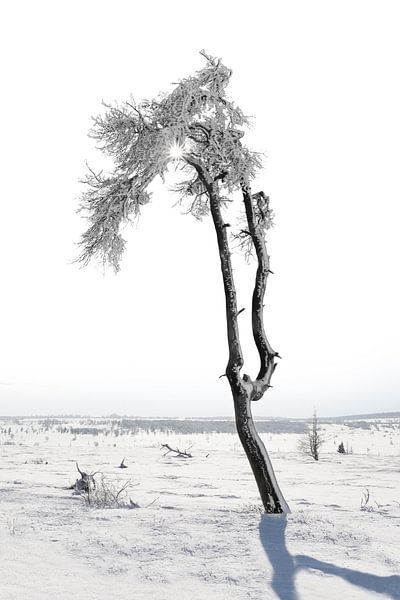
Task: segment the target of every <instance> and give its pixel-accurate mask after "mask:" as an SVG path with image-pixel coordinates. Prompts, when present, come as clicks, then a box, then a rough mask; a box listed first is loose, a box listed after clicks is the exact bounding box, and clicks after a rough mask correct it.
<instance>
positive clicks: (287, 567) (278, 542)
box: [259, 515, 400, 600]
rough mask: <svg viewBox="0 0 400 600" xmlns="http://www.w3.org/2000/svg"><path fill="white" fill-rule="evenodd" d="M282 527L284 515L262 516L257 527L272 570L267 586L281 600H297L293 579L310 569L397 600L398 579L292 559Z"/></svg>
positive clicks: (302, 557) (307, 558)
mask: <svg viewBox="0 0 400 600" xmlns="http://www.w3.org/2000/svg"><path fill="white" fill-rule="evenodd" d="M286 525H287V520H286V516H284V515H282V516H278V515H262V517H261V520H260V526H259V533H260V539H261V543H262V545H263V547H264V550H265V553H266V555H267V557H268V560H269V562H270V563H271V565H272V569H273V574H272V582H271V586H272V589H273V590H274V591H275V593H276V594H277V596H278V597H279V598H281V599H282V600H299V596H298V593H297V590H296V584H295V576H296V575H297V573H298V572H299V571H300V570H301V569H314V570H318V571H321V572H322V573H325V574H328V575H335V576H337V577H342V579H345V580H346V581H348V582H349V583H352V584H353V585H356V586H358V587H361V588H364V589H366V590H370V591H372V592H376V593H378V594H386V595H387V596H389V597H390V598H393V599H395V600H397V599H400V576H398V575H391V576H388V577H380V576H379V575H372V574H371V573H365V572H363V571H354V570H353V569H347V568H344V567H338V566H337V565H334V564H332V563H329V562H324V561H321V560H317V559H315V558H312V557H311V556H305V555H302V554H298V555H296V556H292V555H291V554H290V552H289V551H288V549H287V547H286V541H285V529H286Z"/></svg>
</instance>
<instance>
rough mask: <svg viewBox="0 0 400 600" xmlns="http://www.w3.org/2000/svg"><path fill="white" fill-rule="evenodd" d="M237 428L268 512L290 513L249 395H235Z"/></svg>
mask: <svg viewBox="0 0 400 600" xmlns="http://www.w3.org/2000/svg"><path fill="white" fill-rule="evenodd" d="M233 399H234V405H235V418H236V429H237V432H238V435H239V438H240V441H241V442H242V446H243V448H244V451H245V452H246V456H247V458H248V460H249V463H250V466H251V469H252V471H253V474H254V477H255V480H256V483H257V487H258V490H259V492H260V497H261V500H262V503H263V505H264V508H265V512H267V513H289V512H290V509H289V506H288V504H287V503H286V501H285V499H284V497H283V494H282V492H281V490H280V488H279V485H278V482H277V480H276V477H275V473H274V469H273V467H272V464H271V461H270V459H269V456H268V452H267V450H266V448H265V446H264V443H263V441H262V440H261V438H260V436H259V435H258V433H257V430H256V428H255V424H254V421H253V416H252V414H251V401H250V399H249V397H248V396H247V397H246V396H245V397H235V395H234V396H233Z"/></svg>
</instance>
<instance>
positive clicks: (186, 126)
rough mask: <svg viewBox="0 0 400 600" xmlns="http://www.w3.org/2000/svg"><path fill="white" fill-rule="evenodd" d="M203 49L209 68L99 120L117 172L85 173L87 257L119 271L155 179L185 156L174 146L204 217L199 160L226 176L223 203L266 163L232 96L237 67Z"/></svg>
mask: <svg viewBox="0 0 400 600" xmlns="http://www.w3.org/2000/svg"><path fill="white" fill-rule="evenodd" d="M201 54H202V56H203V57H204V58H205V59H206V65H205V67H204V68H203V69H201V70H200V71H198V72H197V73H196V74H195V75H194V76H191V77H188V78H186V79H182V80H181V81H180V82H179V83H178V84H177V85H176V87H175V88H174V89H173V90H172V91H171V92H170V93H169V94H167V95H165V96H163V97H162V98H160V99H154V100H144V101H142V102H140V103H136V102H135V101H134V100H130V101H129V102H125V103H124V104H122V105H116V106H112V105H110V104H105V105H104V106H105V113H104V114H102V115H99V116H97V117H95V118H94V119H93V128H92V130H91V132H90V137H92V138H93V139H94V140H95V141H96V143H97V147H98V149H100V150H101V151H102V152H103V153H104V154H105V155H107V156H108V157H110V158H111V159H112V162H113V169H112V172H111V173H109V174H103V173H95V172H94V171H93V170H90V169H89V172H88V175H87V176H86V178H85V179H84V183H85V184H86V190H85V192H84V193H83V195H82V198H81V203H80V208H79V211H81V212H83V213H84V215H85V216H86V218H87V219H88V222H89V226H88V229H87V230H86V232H85V233H84V234H83V236H82V239H81V242H80V246H81V254H80V256H79V258H78V260H79V261H80V262H81V263H82V264H84V265H86V264H87V263H88V262H89V261H90V260H91V259H92V258H100V259H101V260H102V261H103V262H104V263H105V264H110V265H111V266H112V267H113V268H114V269H115V270H116V271H118V269H119V264H120V260H121V257H122V254H123V251H124V249H125V240H124V239H123V237H122V235H121V225H122V224H123V223H126V222H129V221H132V220H134V219H136V218H137V217H138V215H139V214H140V209H141V206H143V205H144V204H147V203H148V202H149V201H150V194H149V192H148V187H149V185H150V183H151V182H152V181H153V180H154V179H155V178H156V177H157V176H160V177H161V178H163V179H164V177H165V175H166V173H167V171H168V166H169V165H170V164H171V162H173V161H176V160H177V159H176V157H174V156H173V155H172V154H171V147H175V148H178V149H179V148H180V149H181V150H182V160H181V167H182V172H183V174H184V175H185V174H186V175H187V177H186V178H185V177H184V178H183V180H182V181H181V182H179V183H178V184H176V186H175V190H176V191H178V192H179V194H180V196H181V200H182V202H188V209H187V212H190V213H191V214H193V215H194V216H195V217H196V218H202V217H204V216H205V215H206V214H208V212H209V210H210V206H209V198H207V193H206V188H205V186H204V182H203V181H202V179H201V177H199V173H198V170H196V169H193V164H192V162H193V161H195V162H197V163H200V164H201V165H202V167H203V168H204V170H205V171H206V172H207V173H208V174H209V177H210V179H211V180H212V181H215V182H218V185H219V188H220V193H219V201H220V202H221V203H224V202H226V201H227V196H228V195H229V194H230V193H231V192H233V191H234V190H238V189H240V182H241V181H242V180H243V178H244V177H246V178H250V179H251V178H252V177H254V175H255V173H256V171H257V169H258V168H259V167H260V166H261V161H260V158H259V155H258V154H257V153H254V152H250V151H249V150H248V149H247V148H246V147H245V146H244V145H243V144H242V141H241V139H242V137H243V134H244V131H243V129H242V128H243V127H245V126H247V125H248V119H247V117H246V116H245V115H244V114H243V112H242V111H241V110H240V108H238V107H236V106H235V105H234V103H233V102H231V101H230V100H229V99H228V98H227V97H226V86H227V84H228V82H229V79H230V76H231V71H230V69H228V68H227V67H225V66H224V65H223V64H222V63H221V62H220V61H219V60H217V59H215V58H213V57H211V56H209V55H207V54H206V53H205V52H204V51H202V52H201ZM187 159H189V160H187Z"/></svg>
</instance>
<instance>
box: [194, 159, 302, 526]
mask: <svg viewBox="0 0 400 600" xmlns="http://www.w3.org/2000/svg"><path fill="white" fill-rule="evenodd" d="M188 162H189V164H191V165H192V166H193V167H195V169H196V170H197V172H198V174H199V177H200V179H201V181H202V182H203V184H204V187H205V189H206V190H207V193H208V195H209V198H210V209H211V215H212V218H213V222H214V227H215V232H216V234H217V241H218V249H219V256H220V262H221V272H222V280H223V283H224V292H225V308H226V324H227V334H228V346H229V359H228V364H227V366H226V371H225V375H226V377H227V379H228V381H229V384H230V386H231V391H232V396H233V401H234V406H235V417H236V429H237V432H238V434H239V438H240V441H241V442H242V445H243V448H244V451H245V452H246V455H247V458H248V460H249V463H250V466H251V469H252V471H253V474H254V477H255V480H256V483H257V486H258V489H259V492H260V496H261V500H262V503H263V505H264V508H265V511H266V512H267V513H277V514H279V513H283V512H284V513H288V512H290V509H289V506H288V505H287V503H286V502H285V499H284V498H283V495H282V492H281V491H280V489H279V486H278V483H277V481H276V478H275V474H274V470H273V468H272V464H271V461H270V460H269V457H268V453H267V450H266V448H265V446H264V444H263V442H262V440H261V438H260V436H259V435H258V433H257V430H256V428H255V425H254V421H253V417H252V414H251V402H253V401H256V400H260V398H262V396H263V395H264V392H265V391H266V390H267V389H268V388H269V387H270V385H269V382H270V379H271V376H272V374H273V372H274V370H275V367H276V363H275V360H274V359H275V357H276V356H278V354H277V353H276V352H274V350H273V349H272V348H271V345H270V344H269V342H268V339H267V337H266V335H265V331H264V324H263V299H264V293H265V287H266V282H267V276H268V272H269V260H268V255H267V251H266V248H265V242H264V237H263V234H262V230H261V229H260V226H259V225H258V224H257V220H256V217H255V214H254V207H253V197H252V195H251V191H250V186H248V185H245V184H243V198H244V203H245V208H246V217H247V222H248V226H249V231H248V235H250V236H251V239H252V242H253V244H254V247H255V250H256V254H257V260H258V268H257V274H256V281H255V286H254V292H253V300H252V329H253V337H254V342H255V345H256V347H257V350H258V353H259V356H260V371H259V373H258V376H257V378H256V379H255V380H251V378H250V377H249V376H248V375H243V377H242V376H241V369H242V367H243V356H242V349H241V346H240V339H239V327H238V319H237V317H238V314H239V313H238V309H237V301H236V289H235V282H234V278H233V269H232V263H231V255H230V251H229V244H228V236H227V228H228V227H229V224H227V223H224V220H223V218H222V214H221V206H220V204H221V200H220V197H219V191H218V184H217V183H216V181H215V180H214V179H212V178H211V177H210V175H209V173H208V172H207V171H206V169H205V168H204V167H203V166H202V165H201V164H200V163H199V162H197V161H194V160H192V159H191V160H188ZM258 196H260V194H259V195H258ZM263 199H264V195H263V194H262V196H261V200H263Z"/></svg>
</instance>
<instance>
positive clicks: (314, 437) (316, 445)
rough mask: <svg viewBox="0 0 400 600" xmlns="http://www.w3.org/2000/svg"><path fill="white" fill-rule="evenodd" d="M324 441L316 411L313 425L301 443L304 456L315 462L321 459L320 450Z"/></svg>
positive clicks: (310, 425)
mask: <svg viewBox="0 0 400 600" xmlns="http://www.w3.org/2000/svg"><path fill="white" fill-rule="evenodd" d="M323 443H324V440H323V439H322V437H321V435H320V428H319V424H318V418H317V412H316V411H315V410H314V413H313V417H312V420H311V423H310V424H309V426H308V427H307V430H306V432H305V433H304V437H303V438H302V439H301V440H300V441H299V449H300V451H301V452H302V453H303V454H307V455H309V456H312V457H313V459H314V460H318V459H319V449H320V448H321V446H322V444H323Z"/></svg>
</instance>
